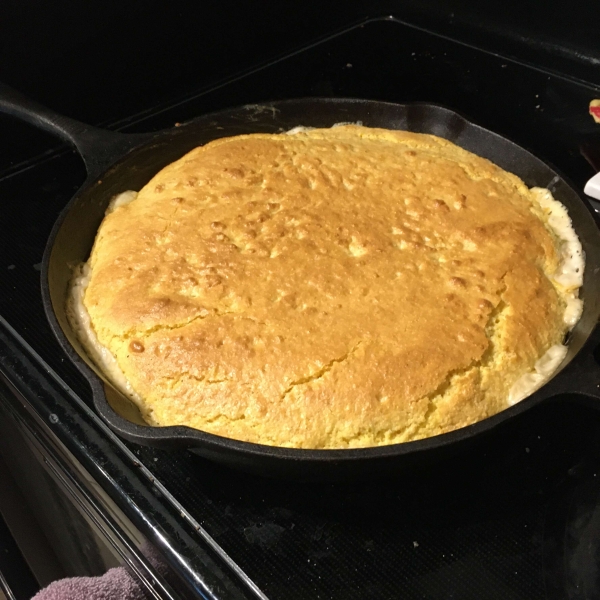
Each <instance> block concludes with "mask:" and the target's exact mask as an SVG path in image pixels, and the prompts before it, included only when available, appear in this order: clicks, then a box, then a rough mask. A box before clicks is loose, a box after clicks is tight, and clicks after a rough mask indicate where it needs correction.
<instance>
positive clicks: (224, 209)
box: [84, 126, 566, 448]
mask: <svg viewBox="0 0 600 600" xmlns="http://www.w3.org/2000/svg"><path fill="white" fill-rule="evenodd" d="M558 261H559V257H558V252H557V240H556V238H555V237H554V236H553V234H552V233H551V232H550V231H549V229H548V228H547V227H546V226H545V224H544V222H543V220H542V219H541V213H540V210H539V207H538V205H537V204H536V203H534V202H533V201H532V198H531V196H530V192H529V190H528V189H527V187H526V186H525V185H524V184H523V182H522V181H521V180H519V179H518V178H517V177H515V176H513V175H511V174H509V173H506V172H505V171H503V170H502V169H500V168H498V167H496V166H495V165H493V164H491V163H490V162H488V161H486V160H484V159H481V158H479V157H477V156H474V155H473V154H470V153H468V152H466V151H464V150H462V149H460V148H458V147H457V146H455V145H453V144H451V143H450V142H447V141H445V140H442V139H440V138H436V137H434V136H429V135H420V134H412V133H407V132H399V131H387V130H379V129H367V128H364V127H357V126H343V127H336V128H333V129H327V130H312V131H308V132H303V133H297V134H295V135H263V134H256V135H248V136H240V137H237V138H227V139H221V140H217V141H215V142H212V143H210V144H207V145H206V146H204V147H201V148H197V149H195V150H193V151H192V152H190V153H189V154H188V155H186V156H184V157H183V158H182V159H180V160H179V161H177V162H175V163H173V164H172V165H170V166H168V167H167V168H165V169H164V170H163V171H161V172H160V173H159V174H158V175H156V176H155V177H154V178H153V179H152V180H151V181H150V182H149V183H148V184H147V185H146V186H145V187H144V188H143V189H142V190H141V191H140V193H139V195H138V196H137V198H136V199H135V200H133V201H132V202H131V203H129V204H127V205H124V206H119V207H117V208H115V209H114V211H113V212H112V213H110V214H108V215H107V217H106V218H105V220H104V222H103V223H102V226H101V228H100V230H99V233H98V236H97V239H96V242H95V245H94V249H93V252H92V255H91V258H90V262H89V265H90V268H91V278H90V283H89V286H88V288H87V290H86V292H85V298H84V303H85V306H86V308H87V310H88V312H89V315H90V319H91V323H92V327H93V329H94V331H95V333H96V335H97V337H98V340H99V341H100V343H101V344H103V345H104V346H106V347H107V348H109V350H110V351H111V353H112V354H113V355H114V356H115V357H116V359H117V362H118V364H119V366H120V368H121V370H122V371H123V373H124V374H125V376H126V378H127V379H128V381H129V382H130V384H131V386H132V387H133V389H134V390H135V392H136V393H137V395H138V396H139V397H140V398H141V399H142V400H141V407H142V411H143V412H144V415H145V418H146V419H147V420H148V421H149V422H150V423H152V424H155V425H173V424H185V425H190V426H192V427H196V428H199V429H203V430H206V431H209V432H212V433H216V434H219V435H223V436H226V437H231V438H236V439H241V440H247V441H252V442H259V443H264V444H272V445H278V446H290V447H304V448H344V447H361V446H374V445H381V444H390V443H396V442H403V441H408V440H411V439H418V438H422V437H427V436H431V435H436V434H439V433H443V432H446V431H450V430H452V429H456V428H458V427H462V426H464V425H467V424H469V423H472V422H474V421H478V420H480V419H483V418H485V417H487V416H489V415H492V414H494V413H496V412H498V411H500V410H502V409H503V408H505V407H506V399H507V396H508V391H509V389H510V387H511V385H512V384H513V383H514V382H515V381H516V380H517V379H518V378H519V376H521V375H522V374H523V373H525V372H527V371H528V370H531V369H532V368H533V365H534V364H535V362H536V361H537V360H538V359H539V357H540V356H542V355H543V354H544V352H546V350H548V348H550V347H551V346H553V345H554V344H560V343H561V342H562V339H563V336H564V334H565V331H566V326H565V325H564V324H563V318H562V317H563V313H564V310H565V298H564V294H563V293H562V292H561V291H560V290H558V289H556V287H555V286H554V285H553V283H552V282H551V279H550V278H549V275H551V274H552V273H554V271H555V270H556V268H557V265H558Z"/></svg>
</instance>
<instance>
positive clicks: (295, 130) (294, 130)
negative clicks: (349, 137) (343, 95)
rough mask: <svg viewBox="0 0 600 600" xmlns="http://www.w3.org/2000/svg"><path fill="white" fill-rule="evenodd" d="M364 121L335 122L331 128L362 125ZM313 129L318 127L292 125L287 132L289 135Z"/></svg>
mask: <svg viewBox="0 0 600 600" xmlns="http://www.w3.org/2000/svg"><path fill="white" fill-rule="evenodd" d="M362 124H363V122H362V121H340V122H339V123H334V124H333V125H332V126H331V128H332V129H333V128H334V127H342V126H343V125H362ZM313 129H317V128H316V127H305V126H304V125H297V126H296V127H292V129H289V130H288V131H286V132H285V133H287V135H294V134H296V133H304V132H305V131H312V130H313Z"/></svg>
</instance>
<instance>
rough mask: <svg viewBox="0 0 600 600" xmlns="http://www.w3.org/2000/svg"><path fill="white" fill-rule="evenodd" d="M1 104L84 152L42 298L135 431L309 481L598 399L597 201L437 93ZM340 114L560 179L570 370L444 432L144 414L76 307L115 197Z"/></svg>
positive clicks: (12, 96)
mask: <svg viewBox="0 0 600 600" xmlns="http://www.w3.org/2000/svg"><path fill="white" fill-rule="evenodd" d="M0 110H2V111H3V112H7V113H10V114H13V115H14V116H17V117H18V118H21V119H25V120H27V121H29V122H31V123H33V124H34V125H36V126H38V127H42V128H44V129H46V130H48V131H50V132H52V133H54V134H57V135H59V136H60V137H62V138H63V139H66V140H68V141H70V142H71V143H73V144H74V145H75V146H76V148H77V149H78V150H79V152H80V154H81V155H82V157H83V159H84V161H85V163H86V166H87V169H88V173H89V176H88V179H87V180H86V182H85V183H84V185H83V186H82V187H81V189H80V190H79V191H78V192H77V193H76V195H75V196H74V197H73V198H72V200H71V201H70V202H69V203H68V204H67V206H66V207H65V209H64V210H63V212H62V213H61V215H60V217H59V218H58V220H57V222H56V224H55V226H54V228H53V230H52V233H51V235H50V238H49V240H48V244H47V247H46V251H45V254H44V259H43V268H42V298H43V302H44V308H45V310H46V314H47V317H48V320H49V322H50V325H51V327H52V330H53V331H54V333H55V335H56V337H57V338H58V340H59V342H60V344H61V346H62V347H63V348H64V350H65V352H66V353H67V354H68V356H69V358H70V359H71V360H72V361H73V362H74V363H75V364H76V365H77V367H78V368H79V369H80V370H81V372H82V373H83V374H84V375H85V377H86V378H87V379H88V381H89V383H90V385H91V388H92V391H93V401H94V405H95V408H96V410H97V411H98V413H99V414H100V416H101V417H102V418H103V419H104V420H105V421H106V423H107V424H108V425H109V426H110V427H111V428H112V429H113V430H114V431H115V432H117V433H118V434H119V435H120V436H122V437H123V438H125V439H127V440H129V441H132V442H137V443H140V444H146V445H151V446H157V447H161V448H187V449H189V450H191V451H192V452H195V453H197V454H199V455H201V456H203V457H205V458H208V459H210V460H214V461H217V462H220V463H223V464H226V465H229V466H232V467H235V468H238V469H243V470H246V471H249V472H254V473H259V474H262V475H267V476H274V477H285V478H295V479H305V480H315V479H321V480H327V479H329V480H340V479H351V478H365V477H369V478H370V477H378V476H381V475H385V474H388V473H394V472H398V471H399V470H403V469H406V468H409V469H410V468H415V467H421V466H423V465H425V464H427V463H431V462H433V461H438V460H441V459H443V458H444V457H446V456H449V455H451V454H454V453H455V452H457V451H458V450H463V449H465V448H466V447H467V446H468V445H469V443H471V442H474V441H475V440H477V439H479V438H480V437H481V436H482V435H483V434H484V433H486V432H490V431H492V430H496V429H498V427H499V426H500V425H501V424H503V423H506V422H508V421H510V420H512V419H514V418H516V417H517V416H518V415H519V414H520V413H522V412H523V411H525V410H528V409H530V408H531V407H533V406H535V405H537V404H539V403H540V402H543V401H548V400H550V399H551V398H553V397H556V396H558V395H563V394H569V395H571V396H572V397H573V398H578V397H579V398H582V399H584V400H587V401H588V402H596V401H597V400H599V401H600V390H599V389H598V387H597V386H598V384H600V367H599V366H598V364H597V362H596V360H595V358H594V349H595V347H596V345H597V344H598V343H599V342H600V332H599V330H598V328H597V326H596V325H597V321H598V317H599V314H600V278H599V276H598V272H599V271H600V233H599V230H598V227H597V224H596V222H595V218H594V216H592V215H593V214H594V213H593V211H592V209H591V208H590V207H589V205H588V204H587V202H586V201H584V200H583V199H582V197H581V196H580V195H579V194H578V193H577V192H576V191H575V190H574V189H573V187H572V186H571V185H570V184H569V183H567V181H565V179H564V177H562V176H561V175H559V174H558V173H557V172H556V170H555V169H553V168H552V167H550V166H548V165H547V164H546V163H544V162H543V161H541V160H540V159H538V158H537V157H535V156H534V155H533V154H531V153H530V152H528V151H527V150H525V149H524V148H522V147H520V146H518V145H516V144H514V143H513V142H511V141H509V140H507V139H505V138H503V137H501V136H499V135H497V134H495V133H493V132H490V131H488V130H486V129H483V128H482V127H479V126H478V125H475V124H473V123H471V122H469V121H467V120H466V119H464V118H463V117H461V116H460V115H458V114H457V113H455V112H453V111H451V110H448V109H446V108H443V107H441V106H437V105H432V104H419V103H416V104H409V105H399V104H391V103H387V102H378V101H371V100H354V99H340V98H335V99H329V98H304V99H299V100H286V101H278V102H272V103H265V104H260V105H247V106H242V107H238V108H233V109H228V110H223V111H221V112H218V113H212V114H209V115H204V116H201V117H199V118H197V119H194V120H193V121H190V122H188V123H185V124H183V125H181V126H179V127H175V128H173V129H170V130H166V131H162V132H159V133H156V134H148V135H133V134H132V135H125V134H119V133H112V132H108V131H105V130H100V129H96V128H93V127H89V126H87V125H84V124H82V123H79V122H77V121H73V120H71V119H68V118H65V117H63V116H60V115H57V114H56V113H54V112H52V111H50V110H48V109H46V108H45V107H42V106H40V105H38V104H36V103H34V102H32V101H30V100H29V99H27V98H25V97H23V96H22V95H21V94H19V93H17V92H15V91H14V90H12V89H10V88H8V87H6V86H3V85H0ZM340 122H353V123H356V122H361V123H362V124H363V125H365V126H369V127H384V128H388V129H406V130H409V131H414V132H419V133H431V134H435V135H438V136H440V137H443V138H446V139H448V140H450V141H452V142H454V143H455V144H457V145H459V146H461V147H463V148H465V149H467V150H469V151H471V152H474V153H475V154H478V155H479V156H483V157H485V158H488V159H490V160H491V161H493V162H494V163H496V164H497V165H499V166H500V167H502V168H503V169H505V170H507V171H510V172H512V173H515V174H516V175H518V176H519V177H521V179H523V180H524V181H525V183H526V184H527V185H528V186H530V187H533V186H539V187H544V188H548V189H550V191H551V192H552V193H553V195H554V197H555V198H556V199H557V200H559V201H560V202H562V203H563V204H564V205H565V206H566V207H567V209H568V211H569V215H570V217H571V219H572V221H573V225H574V227H575V230H576V231H577V234H578V235H579V238H580V240H581V243H582V245H583V248H584V251H585V256H586V268H585V274H584V283H583V287H582V289H581V296H582V298H583V299H584V311H583V316H582V318H581V319H580V321H579V323H578V324H577V325H576V326H575V328H574V329H573V331H572V332H571V334H570V335H569V340H568V346H569V350H568V354H567V357H566V358H565V360H564V362H563V364H562V365H561V367H560V369H559V370H558V371H557V373H556V374H555V375H554V377H553V378H552V379H551V380H550V381H549V382H548V383H546V384H545V385H544V386H543V387H542V388H541V389H540V390H538V391H537V392H535V393H534V394H532V395H531V396H530V397H528V398H526V399H525V400H523V401H522V402H520V403H518V404H517V405H515V406H513V407H510V408H508V409H506V410H504V411H503V412H501V413H499V414H497V415H495V416H493V417H490V418H488V419H485V420H483V421H480V422H478V423H475V424H473V425H470V426H468V427H464V428H462V429H459V430H456V431H453V432H450V433H446V434H444V435H439V436H435V437H431V438H426V439H423V440H418V441H415V442H408V443H403V444H394V445H389V446H382V447H375V448H362V449H345V450H301V449H291V448H280V447H271V446H265V445H260V444H253V443H248V442H240V441H237V440H232V439H229V438H223V437H220V436H216V435H213V434H210V433H205V432H202V431H199V430H195V429H191V428H189V427H184V426H172V427H151V426H149V425H146V424H144V422H143V420H142V418H141V415H140V413H139V411H138V409H137V407H136V406H135V405H133V403H132V402H131V401H129V400H128V399H127V398H125V397H124V396H123V395H122V394H121V393H120V392H118V391H117V390H115V389H114V388H113V387H112V386H111V384H110V383H108V382H107V381H106V379H105V378H104V377H103V375H102V374H101V373H100V372H99V371H98V369H97V368H96V366H95V365H94V364H93V363H92V362H91V361H90V360H89V358H88V357H87V355H86V353H85V352H84V350H83V348H82V347H81V345H80V343H79V341H78V339H77V336H76V335H75V333H74V331H73V330H72V329H71V327H70V325H69V322H68V320H67V315H66V300H67V294H68V290H69V284H70V281H71V278H72V275H73V269H74V268H75V267H76V266H77V265H79V264H81V263H82V262H85V261H86V260H87V258H88V256H89V253H90V250H91V248H92V244H93V242H94V238H95V235H96V231H97V229H98V227H99V225H100V222H101V221H102V219H103V217H104V213H105V210H106V207H107V206H108V203H109V201H110V199H111V198H112V197H113V196H114V195H116V194H118V193H120V192H123V191H125V190H130V189H133V190H139V189H141V187H142V186H143V185H144V184H145V183H146V182H147V181H148V180H149V179H150V178H151V177H152V176H153V175H154V174H155V173H157V172H158V171H159V170H160V169H162V168H163V167H164V166H166V165H168V164H169V163H171V162H173V161H174V160H176V159H178V158H180V157H181V156H182V155H184V154H185V153H186V152H188V151H190V150H191V149H193V148H194V147H196V146H199V145H202V144H205V143H207V142H209V141H210V140H213V139H216V138H220V137H225V136H231V135H239V134H244V133H256V132H265V133H277V132H282V131H287V130H289V129H291V128H293V127H296V126H298V125H303V126H309V127H329V126H331V125H333V124H335V123H340ZM432 344H435V340H432Z"/></svg>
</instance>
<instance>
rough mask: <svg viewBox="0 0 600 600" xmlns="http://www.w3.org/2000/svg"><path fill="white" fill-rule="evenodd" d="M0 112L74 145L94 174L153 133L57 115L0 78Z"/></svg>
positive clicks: (150, 136) (88, 169) (87, 168)
mask: <svg viewBox="0 0 600 600" xmlns="http://www.w3.org/2000/svg"><path fill="white" fill-rule="evenodd" d="M0 112H3V113H5V114H8V115H11V116H13V117H16V118H17V119H21V120H22V121H26V122H27V123H30V124H31V125H34V126H35V127H37V128H38V129H43V130H45V131H47V132H48V133H51V134H53V135H55V136H57V137H59V138H61V139H62V140H64V141H66V142H68V143H70V144H71V145H73V146H75V148H76V150H77V152H79V154H80V155H81V158H82V159H83V162H84V163H85V167H86V170H87V172H88V176H89V177H91V178H93V177H96V176H97V175H100V174H101V173H103V172H104V171H106V169H107V167H108V166H109V165H111V164H112V163H113V162H115V160H116V159H117V158H119V157H121V156H123V155H124V154H126V153H127V152H128V151H129V150H131V149H133V148H135V147H136V146H139V145H140V144H142V143H145V142H148V141H149V140H150V139H151V138H152V137H154V134H124V133H117V132H113V131H108V130H106V129H99V128H97V127H92V126H91V125H86V124H85V123H81V122H80V121H76V120H75V119H71V118H69V117H65V116H63V115H60V114H58V113H56V112H54V111H53V110H51V109H49V108H47V107H45V106H43V105H42V104H39V103H38V102H35V101H34V100H31V99H30V98H28V97H27V96H25V95H24V94H22V93H21V92H18V91H17V90H15V89H14V88H12V87H10V86H9V85H6V84H5V83H2V82H0Z"/></svg>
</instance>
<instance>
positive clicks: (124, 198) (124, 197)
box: [106, 190, 138, 215]
mask: <svg viewBox="0 0 600 600" xmlns="http://www.w3.org/2000/svg"><path fill="white" fill-rule="evenodd" d="M137 195H138V193H137V192H134V191H133V190H127V191H126V192H121V193H120V194H117V195H116V196H115V197H114V198H113V199H112V200H111V201H110V203H109V205H108V208H107V209H106V214H107V215H108V214H110V213H111V212H113V211H114V210H116V209H117V208H119V206H125V205H127V204H129V203H130V202H133V201H134V200H135V199H136V198H137Z"/></svg>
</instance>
